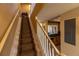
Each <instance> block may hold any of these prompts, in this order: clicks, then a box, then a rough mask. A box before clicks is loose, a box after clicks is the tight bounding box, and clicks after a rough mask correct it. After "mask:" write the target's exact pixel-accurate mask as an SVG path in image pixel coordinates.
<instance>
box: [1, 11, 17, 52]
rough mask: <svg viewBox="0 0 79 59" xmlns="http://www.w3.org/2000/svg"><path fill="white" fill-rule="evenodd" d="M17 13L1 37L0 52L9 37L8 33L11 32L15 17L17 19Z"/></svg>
mask: <svg viewBox="0 0 79 59" xmlns="http://www.w3.org/2000/svg"><path fill="white" fill-rule="evenodd" d="M18 13H19V10H18V11H17V13H16V15H15V16H14V18H13V20H12V22H11V24H10V25H9V27H8V29H7V31H6V33H5V34H4V36H3V38H2V40H1V42H0V52H1V51H2V49H3V47H4V44H5V42H6V40H7V37H8V35H9V33H10V31H11V28H12V26H13V25H14V22H15V20H16V17H17V15H18Z"/></svg>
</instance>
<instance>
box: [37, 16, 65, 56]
mask: <svg viewBox="0 0 79 59" xmlns="http://www.w3.org/2000/svg"><path fill="white" fill-rule="evenodd" d="M36 22H37V23H38V24H39V26H40V28H41V29H42V31H43V32H44V34H45V36H46V38H47V40H49V42H50V44H51V45H52V47H53V48H54V49H55V51H56V52H57V53H58V55H61V56H64V54H63V53H61V52H60V51H59V50H58V49H57V48H56V46H55V44H54V43H53V42H52V41H51V39H50V37H49V36H48V34H47V32H46V31H45V30H44V28H43V27H42V26H41V24H40V22H39V21H38V19H37V17H36Z"/></svg>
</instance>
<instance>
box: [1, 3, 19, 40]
mask: <svg viewBox="0 0 79 59" xmlns="http://www.w3.org/2000/svg"><path fill="white" fill-rule="evenodd" d="M17 9H18V4H0V41H1V39H2V37H3V35H4V33H5V31H6V29H7V27H8V26H9V24H10V22H11V21H12V18H13V17H14V15H15V13H16V11H17Z"/></svg>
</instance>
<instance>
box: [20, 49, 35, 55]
mask: <svg viewBox="0 0 79 59" xmlns="http://www.w3.org/2000/svg"><path fill="white" fill-rule="evenodd" d="M35 53H36V52H35V51H34V50H28V51H22V53H21V56H35Z"/></svg>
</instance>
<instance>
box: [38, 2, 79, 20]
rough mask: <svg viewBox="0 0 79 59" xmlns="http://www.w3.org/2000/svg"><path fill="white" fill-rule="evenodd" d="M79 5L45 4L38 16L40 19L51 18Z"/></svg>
mask: <svg viewBox="0 0 79 59" xmlns="http://www.w3.org/2000/svg"><path fill="white" fill-rule="evenodd" d="M77 7H79V4H78V3H48V4H44V7H43V8H42V10H41V11H40V12H39V13H38V15H37V18H38V19H40V20H49V19H51V18H54V17H57V16H59V15H61V14H63V13H65V12H67V11H70V10H72V9H74V8H77Z"/></svg>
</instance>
